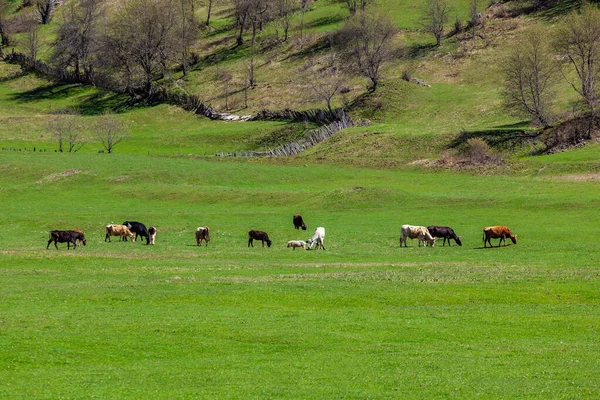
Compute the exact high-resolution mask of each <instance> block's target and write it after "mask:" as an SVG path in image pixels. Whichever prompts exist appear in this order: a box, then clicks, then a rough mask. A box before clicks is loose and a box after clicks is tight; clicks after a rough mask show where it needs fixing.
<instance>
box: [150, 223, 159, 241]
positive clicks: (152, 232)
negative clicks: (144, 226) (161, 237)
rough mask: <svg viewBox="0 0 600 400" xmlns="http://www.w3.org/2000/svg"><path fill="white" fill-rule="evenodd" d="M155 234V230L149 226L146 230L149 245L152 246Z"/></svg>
mask: <svg viewBox="0 0 600 400" xmlns="http://www.w3.org/2000/svg"><path fill="white" fill-rule="evenodd" d="M156 232H158V231H157V230H156V228H155V227H154V226H151V227H150V228H148V235H149V236H150V244H154V240H155V239H156Z"/></svg>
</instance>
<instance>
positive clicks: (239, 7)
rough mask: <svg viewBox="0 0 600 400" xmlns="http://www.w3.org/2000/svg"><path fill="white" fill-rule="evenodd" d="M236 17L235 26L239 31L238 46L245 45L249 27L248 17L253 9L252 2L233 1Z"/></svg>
mask: <svg viewBox="0 0 600 400" xmlns="http://www.w3.org/2000/svg"><path fill="white" fill-rule="evenodd" d="M231 3H232V5H233V12H234V16H235V25H236V26H237V29H238V35H237V37H236V42H237V45H238V46H241V45H242V44H244V30H245V29H246V26H247V20H248V15H249V13H250V9H251V7H252V0H231Z"/></svg>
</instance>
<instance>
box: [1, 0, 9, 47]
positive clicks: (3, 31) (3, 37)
mask: <svg viewBox="0 0 600 400" xmlns="http://www.w3.org/2000/svg"><path fill="white" fill-rule="evenodd" d="M7 7H8V3H7V2H6V0H0V55H1V52H2V47H6V46H8V45H9V44H10V38H9V36H8V30H7V29H6V19H5V17H6V9H7Z"/></svg>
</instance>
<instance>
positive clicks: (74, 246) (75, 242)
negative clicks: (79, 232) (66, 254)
mask: <svg viewBox="0 0 600 400" xmlns="http://www.w3.org/2000/svg"><path fill="white" fill-rule="evenodd" d="M68 248H69V242H67V249H68ZM76 248H77V239H75V240H73V250H75V249H76Z"/></svg>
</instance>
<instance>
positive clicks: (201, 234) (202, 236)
mask: <svg viewBox="0 0 600 400" xmlns="http://www.w3.org/2000/svg"><path fill="white" fill-rule="evenodd" d="M203 240H204V244H206V245H207V246H208V242H210V229H208V226H201V227H199V228H198V229H196V244H197V245H198V246H202V241H203Z"/></svg>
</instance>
